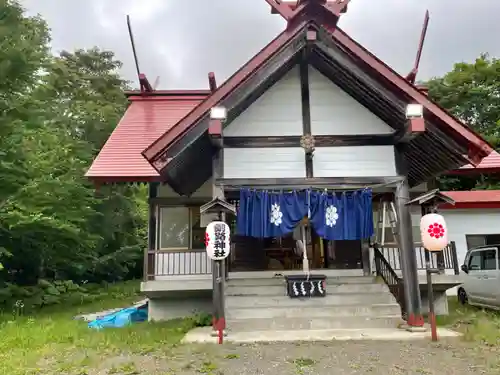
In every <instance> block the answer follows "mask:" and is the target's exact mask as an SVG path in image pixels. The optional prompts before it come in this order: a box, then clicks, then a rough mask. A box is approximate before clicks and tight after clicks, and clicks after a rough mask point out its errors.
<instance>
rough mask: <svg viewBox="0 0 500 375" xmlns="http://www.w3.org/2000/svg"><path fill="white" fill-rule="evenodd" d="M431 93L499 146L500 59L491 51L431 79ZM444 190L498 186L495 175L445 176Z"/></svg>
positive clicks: (456, 65) (443, 180)
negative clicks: (494, 56)
mask: <svg viewBox="0 0 500 375" xmlns="http://www.w3.org/2000/svg"><path fill="white" fill-rule="evenodd" d="M427 86H428V89H429V96H430V97H431V98H432V99H434V100H435V101H437V102H438V103H439V104H440V105H441V106H443V107H444V108H446V109H448V110H449V111H450V112H451V113H452V114H454V115H455V116H456V117H458V118H459V119H460V120H462V121H463V122H464V123H466V124H468V125H469V126H470V127H471V128H472V129H473V130H475V131H476V132H477V133H479V134H480V135H482V136H483V137H484V138H486V140H487V141H489V142H490V144H491V145H492V146H493V147H495V148H498V146H499V145H500V60H499V59H495V58H490V57H489V56H488V55H487V54H483V55H481V56H479V57H478V58H477V59H476V61H475V62H474V63H472V64H468V63H458V64H455V66H454V68H453V70H452V71H450V72H449V73H447V74H445V75H444V76H443V77H440V78H434V79H431V80H430V81H429V82H427ZM439 183H440V187H441V189H443V190H471V189H498V188H500V181H499V179H498V178H497V177H494V176H480V177H479V178H470V177H449V176H446V177H441V178H440V179H439Z"/></svg>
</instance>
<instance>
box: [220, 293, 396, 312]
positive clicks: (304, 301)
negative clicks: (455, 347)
mask: <svg viewBox="0 0 500 375" xmlns="http://www.w3.org/2000/svg"><path fill="white" fill-rule="evenodd" d="M387 303H396V300H395V298H394V297H393V295H392V294H390V293H384V292H380V293H363V294H361V293H358V294H345V293H344V294H342V293H340V294H328V295H326V296H325V297H313V298H311V297H305V298H290V297H287V296H254V297H252V296H228V297H227V298H226V308H227V309H232V308H241V307H254V308H268V307H270V308H272V307H275V306H278V307H313V306H316V307H321V308H322V307H324V306H344V305H365V306H366V305H372V304H387Z"/></svg>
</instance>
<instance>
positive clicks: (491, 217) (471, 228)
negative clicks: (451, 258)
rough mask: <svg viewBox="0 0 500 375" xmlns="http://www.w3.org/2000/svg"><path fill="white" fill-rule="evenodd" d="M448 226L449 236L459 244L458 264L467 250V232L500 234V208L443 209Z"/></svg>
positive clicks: (442, 213) (442, 212) (461, 262)
mask: <svg viewBox="0 0 500 375" xmlns="http://www.w3.org/2000/svg"><path fill="white" fill-rule="evenodd" d="M440 213H441V215H443V217H444V219H445V220H446V226H447V227H448V238H449V240H450V241H455V245H456V246H457V255H458V264H459V265H462V264H463V261H464V258H465V254H466V252H467V242H466V240H465V235H467V234H500V209H451V210H441V211H440Z"/></svg>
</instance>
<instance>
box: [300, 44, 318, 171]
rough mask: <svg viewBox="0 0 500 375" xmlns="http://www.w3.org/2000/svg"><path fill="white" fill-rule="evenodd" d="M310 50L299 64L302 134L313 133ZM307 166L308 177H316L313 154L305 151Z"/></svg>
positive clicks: (305, 51) (304, 54)
mask: <svg viewBox="0 0 500 375" xmlns="http://www.w3.org/2000/svg"><path fill="white" fill-rule="evenodd" d="M308 55H309V54H308V51H307V50H304V53H303V55H302V61H301V62H300V66H299V74H300V94H301V99H302V100H301V103H302V135H303V136H308V135H311V106H310V95H309V64H308V62H307V58H308ZM305 168H306V177H307V178H312V177H314V172H313V155H312V153H308V152H306V153H305Z"/></svg>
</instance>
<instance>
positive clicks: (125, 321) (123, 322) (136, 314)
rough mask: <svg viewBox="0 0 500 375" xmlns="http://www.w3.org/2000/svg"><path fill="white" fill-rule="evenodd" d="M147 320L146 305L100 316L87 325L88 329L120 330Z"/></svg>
mask: <svg viewBox="0 0 500 375" xmlns="http://www.w3.org/2000/svg"><path fill="white" fill-rule="evenodd" d="M146 320H148V309H147V305H143V306H133V307H127V308H126V309H123V310H119V311H115V312H114V313H111V314H108V315H105V316H101V317H99V318H97V319H95V320H93V321H91V322H90V323H89V328H94V329H102V328H108V327H112V328H121V327H125V326H128V325H130V324H132V323H138V322H144V321H146Z"/></svg>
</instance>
